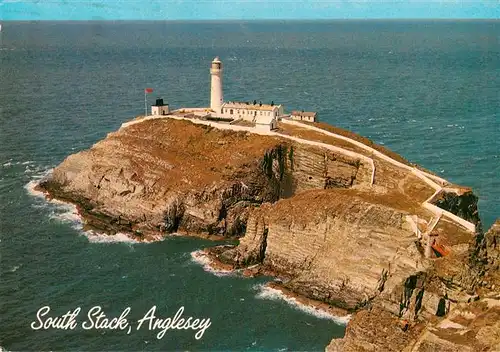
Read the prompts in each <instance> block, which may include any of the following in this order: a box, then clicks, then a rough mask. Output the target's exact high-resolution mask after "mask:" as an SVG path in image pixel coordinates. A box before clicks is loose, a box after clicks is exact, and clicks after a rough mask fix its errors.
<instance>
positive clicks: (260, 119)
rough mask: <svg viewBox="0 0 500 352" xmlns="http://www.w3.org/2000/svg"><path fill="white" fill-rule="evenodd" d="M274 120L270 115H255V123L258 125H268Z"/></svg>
mask: <svg viewBox="0 0 500 352" xmlns="http://www.w3.org/2000/svg"><path fill="white" fill-rule="evenodd" d="M273 120H274V116H272V115H270V116H267V115H257V116H255V123H256V124H258V125H270V124H271V121H273Z"/></svg>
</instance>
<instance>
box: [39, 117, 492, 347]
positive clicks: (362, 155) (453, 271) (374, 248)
mask: <svg viewBox="0 0 500 352" xmlns="http://www.w3.org/2000/svg"><path fill="white" fill-rule="evenodd" d="M174 117H175V118H174ZM195 122H196V121H194V120H193V121H189V119H188V118H183V117H180V115H179V114H177V115H176V114H175V113H174V114H173V115H172V118H167V117H165V118H155V119H148V118H142V119H141V118H140V119H138V120H135V121H134V123H133V124H129V125H126V126H124V127H122V128H121V129H120V130H118V131H117V132H113V133H110V134H108V136H107V137H106V138H105V139H104V140H102V141H100V142H98V143H97V144H95V145H94V146H93V147H92V148H90V149H89V150H85V151H82V152H79V153H77V154H74V155H71V156H69V157H68V158H67V159H66V160H65V161H64V162H63V163H62V164H61V165H59V166H58V167H56V168H55V169H54V171H53V173H52V174H51V175H50V176H49V177H48V178H47V179H45V180H43V181H42V182H41V183H40V184H39V186H38V187H39V188H40V189H42V190H44V191H45V192H47V194H48V195H49V196H50V197H55V198H58V199H61V200H65V201H69V202H72V203H74V204H76V205H77V206H78V208H79V210H80V213H81V215H82V216H83V218H84V219H85V224H86V226H87V227H90V228H94V229H99V230H101V231H106V232H108V233H113V232H117V231H121V232H126V233H129V234H130V236H134V237H136V238H139V239H142V240H148V239H155V238H158V236H159V235H160V236H165V235H167V234H170V233H181V234H186V235H196V236H206V237H210V236H211V237H213V238H229V237H230V238H238V239H239V244H238V245H236V246H228V245H224V246H215V247H212V248H209V249H208V253H209V254H210V255H211V256H212V258H213V259H214V262H215V263H222V264H224V265H226V266H227V265H229V266H231V267H233V268H245V267H252V269H251V270H252V273H253V274H259V273H265V274H269V273H271V274H272V275H274V276H275V277H277V278H279V279H280V281H279V282H278V284H277V285H279V286H281V287H283V288H284V289H286V290H287V292H290V293H293V294H297V295H299V296H302V297H306V298H309V299H312V300H314V301H318V302H322V303H323V304H324V305H328V306H332V307H337V308H340V309H342V310H343V311H346V312H349V313H353V318H352V320H351V321H350V322H349V324H348V326H347V330H346V336H345V337H344V338H343V339H340V340H333V341H332V343H331V344H330V345H329V346H328V350H331V351H337V350H338V351H363V350H366V351H369V350H387V351H402V350H407V351H427V350H443V351H466V350H470V351H475V350H478V348H479V350H484V348H488V347H489V348H491V349H492V350H493V349H494V348H497V349H498V347H499V346H500V345H498V343H499V342H500V336H499V327H498V321H499V319H498V318H500V300H499V298H500V297H499V296H500V295H499V291H498V287H499V284H500V282H499V280H498V265H499V264H500V260H499V257H500V255H499V250H498V243H499V240H500V238H499V236H500V231H499V230H500V228H499V227H500V224H499V223H498V222H497V223H496V224H495V225H494V226H493V227H492V228H491V229H490V230H489V231H488V232H487V233H486V234H483V231H482V229H481V224H480V222H479V216H478V212H477V197H475V196H474V195H473V193H472V191H471V190H470V189H468V188H464V187H460V186H456V185H452V184H450V183H445V182H443V181H440V180H439V178H438V177H437V176H434V175H432V174H430V173H428V172H426V171H425V170H423V169H420V168H417V167H415V166H414V165H411V164H410V163H408V162H407V161H405V160H404V159H403V158H401V157H400V156H398V155H396V154H394V153H392V152H390V151H389V150H386V149H384V148H383V147H381V146H377V145H373V144H372V143H371V142H369V141H368V140H366V139H364V138H362V137H360V136H356V135H354V134H352V133H350V132H348V131H343V130H340V129H338V128H334V127H332V126H329V125H326V124H321V123H309V124H306V123H292V122H290V121H288V122H287V121H281V122H280V123H279V124H278V128H277V130H276V131H275V132H273V133H274V134H273V135H259V134H257V133H253V132H252V131H250V130H236V131H233V130H224V129H219V128H217V126H216V125H217V123H214V122H211V121H208V123H209V124H210V125H211V126H209V125H207V124H200V123H195ZM205 122H207V121H205ZM301 125H302V126H301ZM214 126H216V127H214ZM241 128H242V129H244V127H241ZM320 131H324V132H325V133H321V132H320ZM342 137H344V138H342ZM304 141H309V142H311V144H309V143H304ZM360 144H362V145H365V146H366V147H368V148H362V147H360ZM328 146H331V147H332V148H328ZM372 148H373V150H372ZM344 151H345V152H344ZM388 160H392V161H388ZM402 165H405V166H406V167H403V166H402ZM422 175H425V177H426V178H427V179H425V178H423V177H422ZM427 175H428V176H427ZM429 180H431V182H429ZM432 180H433V181H432ZM433 183H435V184H436V185H437V187H438V189H435V188H433V187H432V184H433ZM434 207H435V208H437V209H440V210H441V211H438V212H435V211H434V210H435V209H434ZM459 219H460V220H462V221H460V220H459ZM468 224H473V225H474V226H473V227H470V226H468ZM495 344H496V345H495ZM493 346H496V347H493Z"/></svg>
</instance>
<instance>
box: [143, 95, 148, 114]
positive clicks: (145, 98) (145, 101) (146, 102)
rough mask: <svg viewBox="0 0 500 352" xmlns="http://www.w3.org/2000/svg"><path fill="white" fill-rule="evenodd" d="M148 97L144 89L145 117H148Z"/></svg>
mask: <svg viewBox="0 0 500 352" xmlns="http://www.w3.org/2000/svg"><path fill="white" fill-rule="evenodd" d="M146 96H147V93H146V89H144V117H146V116H148V100H147V97H146Z"/></svg>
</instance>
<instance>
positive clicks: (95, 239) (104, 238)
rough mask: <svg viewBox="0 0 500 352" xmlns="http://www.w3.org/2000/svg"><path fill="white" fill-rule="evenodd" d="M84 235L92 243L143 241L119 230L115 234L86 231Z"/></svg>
mask: <svg viewBox="0 0 500 352" xmlns="http://www.w3.org/2000/svg"><path fill="white" fill-rule="evenodd" d="M83 235H84V236H85V237H87V239H88V240H89V242H92V243H118V242H121V243H141V241H138V240H136V239H133V238H132V237H130V236H129V235H127V234H126V233H122V232H118V233H116V234H114V235H108V234H105V233H99V232H96V231H92V230H89V231H84V232H83Z"/></svg>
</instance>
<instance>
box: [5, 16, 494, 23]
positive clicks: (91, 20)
mask: <svg viewBox="0 0 500 352" xmlns="http://www.w3.org/2000/svg"><path fill="white" fill-rule="evenodd" d="M0 21H2V22H279V21H295V22H327V21H500V18H495V17H470V18H465V17H456V18H452V17H450V18H445V17H429V18H424V17H415V18H411V17H401V18H395V17H380V18H375V17H374V18H366V17H359V18H355V17H354V18H352V17H351V18H340V17H339V18H251V19H244V18H234V19H232V18H224V19H164V20H161V19H154V20H146V19H133V18H130V19H128V18H118V19H77V20H71V19H68V20H62V19H13V20H10V19H7V20H3V19H0Z"/></svg>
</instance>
